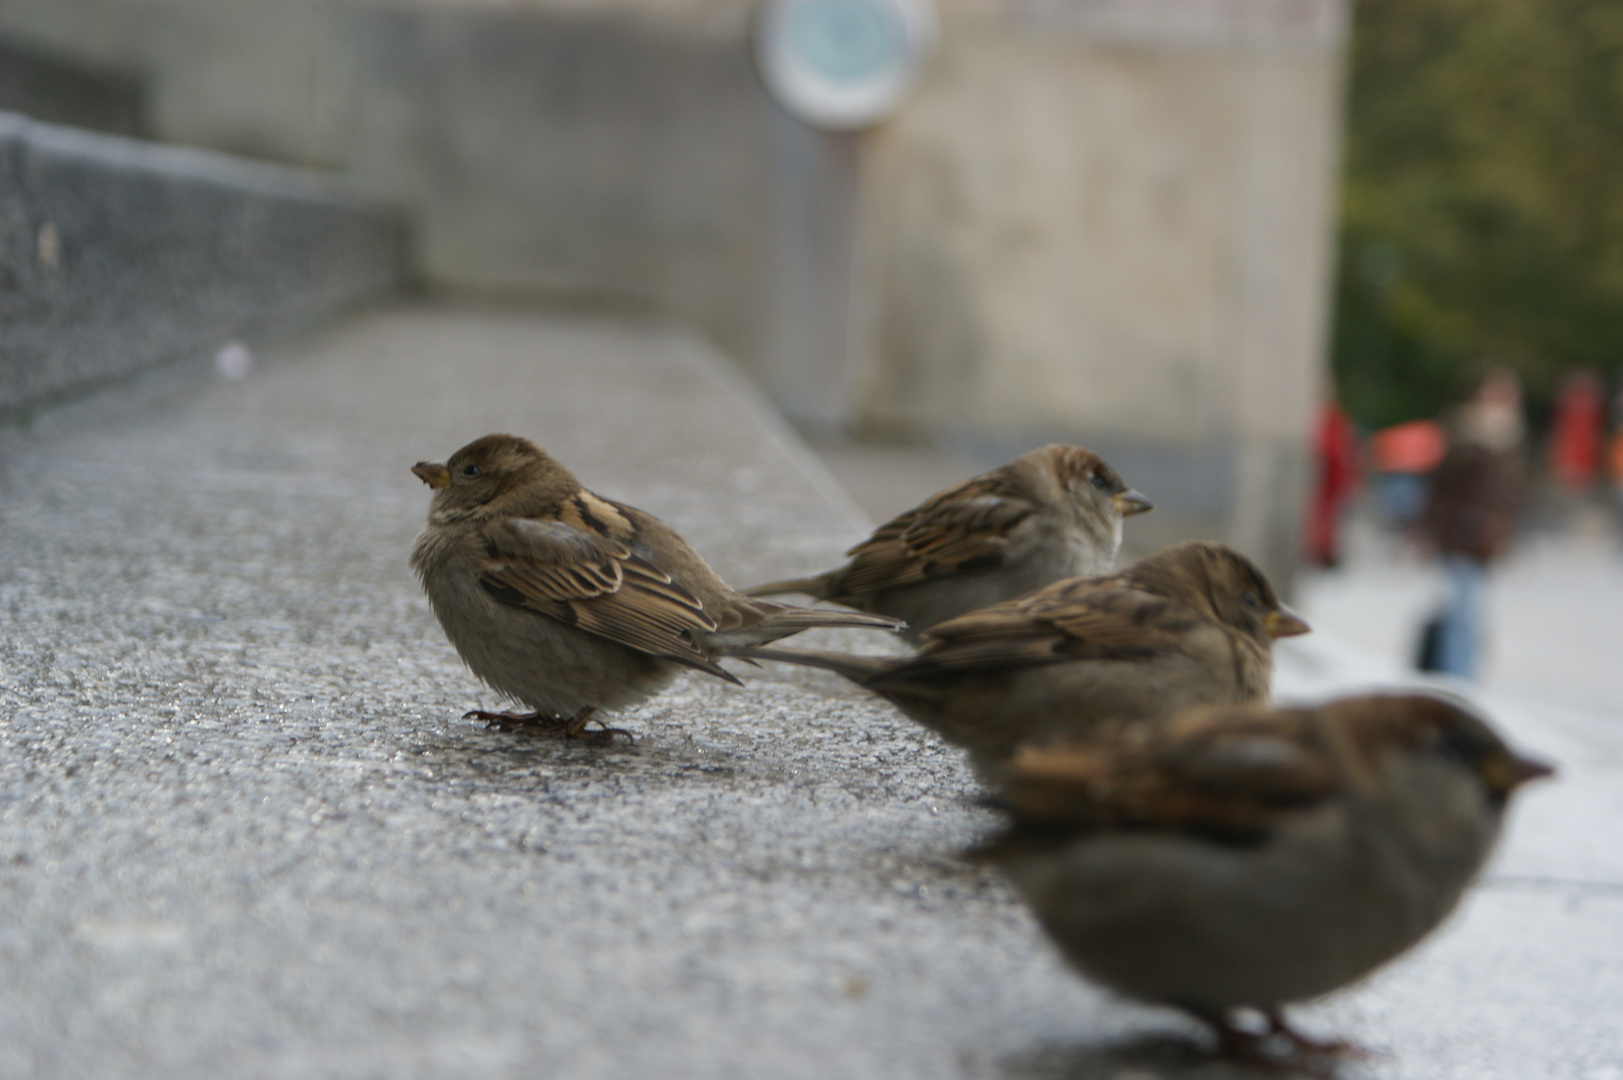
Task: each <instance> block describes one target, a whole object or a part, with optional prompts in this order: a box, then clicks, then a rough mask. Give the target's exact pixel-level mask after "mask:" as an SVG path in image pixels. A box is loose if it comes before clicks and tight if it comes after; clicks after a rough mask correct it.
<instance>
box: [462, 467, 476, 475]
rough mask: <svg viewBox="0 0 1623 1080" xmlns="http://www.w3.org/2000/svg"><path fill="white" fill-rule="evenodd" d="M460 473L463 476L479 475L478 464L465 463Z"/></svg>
mask: <svg viewBox="0 0 1623 1080" xmlns="http://www.w3.org/2000/svg"><path fill="white" fill-rule="evenodd" d="M462 475H463V476H478V475H479V466H477V465H466V466H464V467H463V469H462Z"/></svg>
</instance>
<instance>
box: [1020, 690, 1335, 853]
mask: <svg viewBox="0 0 1623 1080" xmlns="http://www.w3.org/2000/svg"><path fill="white" fill-rule="evenodd" d="M1302 715H1303V714H1296V713H1290V712H1280V713H1262V712H1249V711H1245V710H1234V709H1199V710H1191V711H1189V712H1185V713H1181V714H1179V715H1178V716H1175V717H1173V718H1171V719H1170V720H1165V721H1159V722H1156V723H1153V724H1146V723H1143V722H1140V723H1136V724H1123V725H1117V726H1115V727H1112V728H1108V729H1105V730H1103V731H1100V732H1096V733H1095V734H1094V735H1092V736H1090V737H1089V738H1088V739H1087V740H1085V741H1075V742H1065V743H1053V744H1049V745H1046V746H1039V747H1026V748H1024V749H1022V750H1021V752H1020V753H1019V754H1018V755H1017V756H1016V757H1015V760H1014V762H1013V764H1012V765H1011V766H1010V768H1009V771H1008V774H1007V777H1006V781H1005V790H1006V793H1007V797H1008V801H1009V804H1010V806H1011V807H1012V808H1013V809H1014V810H1015V812H1016V814H1017V815H1018V816H1019V817H1020V818H1021V819H1022V820H1023V821H1026V822H1028V823H1030V824H1034V825H1038V826H1044V825H1046V826H1059V827H1065V828H1071V829H1077V828H1080V829H1083V830H1090V829H1094V828H1101V829H1102V828H1138V829H1149V830H1156V831H1163V832H1187V833H1194V834H1198V835H1202V836H1206V837H1211V838H1217V839H1223V840H1230V841H1254V840H1258V839H1261V838H1263V837H1265V836H1267V835H1268V833H1269V832H1270V831H1272V829H1273V828H1274V827H1276V826H1277V825H1278V823H1279V821H1280V820H1281V818H1282V817H1283V816H1285V815H1287V814H1291V813H1294V812H1297V811H1299V810H1301V809H1302V808H1304V807H1308V806H1312V805H1315V804H1317V803H1319V802H1320V801H1322V800H1324V799H1326V798H1328V797H1329V796H1331V795H1332V794H1334V793H1335V791H1336V790H1337V783H1338V781H1337V775H1338V774H1337V771H1336V770H1335V768H1334V766H1333V764H1332V762H1331V760H1330V758H1329V756H1328V754H1327V750H1326V749H1325V748H1324V747H1322V746H1321V745H1319V743H1318V742H1317V740H1315V739H1313V738H1311V737H1310V736H1309V735H1308V734H1307V732H1306V731H1305V728H1304V725H1303V724H1302V723H1301V722H1300V717H1301V716H1302Z"/></svg>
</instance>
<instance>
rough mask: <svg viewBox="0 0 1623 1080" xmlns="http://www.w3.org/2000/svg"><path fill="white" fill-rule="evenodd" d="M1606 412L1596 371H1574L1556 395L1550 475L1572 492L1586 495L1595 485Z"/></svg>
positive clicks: (1551, 433)
mask: <svg viewBox="0 0 1623 1080" xmlns="http://www.w3.org/2000/svg"><path fill="white" fill-rule="evenodd" d="M1604 412H1605V406H1604V403H1603V401H1602V397H1601V388H1600V377H1599V376H1597V375H1596V374H1595V373H1594V372H1593V371H1574V372H1573V373H1572V374H1571V375H1568V376H1567V377H1566V379H1564V380H1563V381H1562V383H1561V389H1560V390H1558V391H1556V395H1555V414H1554V416H1553V417H1552V419H1551V422H1550V475H1552V476H1554V477H1555V481H1556V483H1558V484H1560V485H1561V486H1562V487H1564V488H1566V489H1567V490H1568V491H1570V492H1573V493H1577V492H1581V491H1584V490H1586V489H1587V488H1588V487H1589V486H1590V485H1591V484H1593V483H1594V482H1595V472H1596V470H1597V469H1598V468H1599V466H1600V441H1601V431H1602V429H1603V428H1604V427H1605V417H1604V415H1603V414H1604Z"/></svg>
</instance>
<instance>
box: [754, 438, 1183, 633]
mask: <svg viewBox="0 0 1623 1080" xmlns="http://www.w3.org/2000/svg"><path fill="white" fill-rule="evenodd" d="M1149 509H1152V506H1151V503H1150V501H1149V500H1148V499H1146V498H1145V497H1144V496H1142V495H1140V494H1139V493H1138V492H1136V491H1134V490H1132V489H1131V488H1129V487H1128V486H1127V485H1126V484H1125V483H1123V482H1122V479H1121V477H1119V476H1117V475H1116V471H1115V470H1114V469H1112V468H1111V467H1110V466H1109V465H1107V464H1105V462H1104V460H1103V459H1102V458H1100V457H1099V455H1098V454H1095V453H1094V452H1093V451H1092V450H1087V449H1084V448H1083V447H1080V446H1063V445H1060V444H1058V443H1054V444H1050V445H1048V446H1041V447H1038V448H1037V449H1035V450H1032V451H1029V452H1027V453H1025V454H1022V455H1020V456H1019V457H1017V458H1015V459H1014V460H1013V461H1011V462H1009V463H1008V464H1007V465H1003V466H1001V467H999V468H996V469H993V470H992V471H991V472H988V473H983V474H982V475H980V476H977V477H975V478H974V479H972V480H966V481H964V482H963V483H961V484H958V485H957V486H955V487H950V488H948V489H947V490H946V491H943V492H941V493H940V494H938V495H935V496H933V497H931V498H930V499H928V500H927V501H925V502H924V503H922V504H920V505H919V506H916V507H914V508H913V509H911V510H909V511H907V512H906V513H905V514H901V515H898V516H897V517H894V518H892V519H891V520H890V521H888V522H886V523H885V524H883V525H881V526H880V527H879V528H878V529H876V530H875V531H874V534H873V535H872V536H870V537H869V538H868V539H866V540H864V541H863V542H862V543H860V544H858V545H857V546H856V547H854V548H852V549H851V550H850V551H848V552H846V554H847V555H848V556H850V561H849V562H847V563H846V564H845V565H844V566H842V567H839V568H838V569H836V570H830V571H828V572H827V573H825V574H819V575H817V576H816V577H809V578H796V579H793V580H789V581H774V582H772V583H770V584H767V585H757V586H756V587H755V588H753V589H748V590H745V591H746V594H747V595H749V596H778V595H781V594H784V593H803V594H805V595H807V596H811V597H813V598H815V599H818V600H828V601H832V602H833V603H836V604H844V605H845V606H847V607H853V608H856V609H858V610H859V611H871V612H874V613H876V614H880V615H894V616H895V617H897V618H899V619H904V620H906V622H907V626H908V629H907V630H906V631H905V633H906V634H907V636H908V637H909V638H910V639H911V640H913V641H915V642H916V641H918V640H919V635H920V634H921V633H922V632H923V631H925V630H928V629H929V628H930V627H932V626H934V625H935V624H936V623H939V622H943V621H945V620H947V619H951V618H953V617H955V616H958V615H963V614H965V613H966V612H970V611H974V610H976V609H978V608H983V607H986V606H987V605H988V604H995V603H998V602H999V601H1003V600H1012V599H1014V598H1015V597H1017V596H1023V595H1025V594H1026V593H1028V592H1030V591H1032V590H1033V589H1040V588H1042V587H1043V586H1044V585H1047V584H1050V583H1051V582H1055V581H1059V580H1061V579H1063V578H1069V577H1085V576H1092V575H1095V574H1103V573H1107V572H1109V570H1110V568H1111V566H1112V565H1114V563H1115V561H1116V551H1117V549H1118V548H1120V547H1121V519H1122V518H1123V517H1124V516H1126V515H1130V514H1141V513H1143V512H1144V511H1146V510H1149Z"/></svg>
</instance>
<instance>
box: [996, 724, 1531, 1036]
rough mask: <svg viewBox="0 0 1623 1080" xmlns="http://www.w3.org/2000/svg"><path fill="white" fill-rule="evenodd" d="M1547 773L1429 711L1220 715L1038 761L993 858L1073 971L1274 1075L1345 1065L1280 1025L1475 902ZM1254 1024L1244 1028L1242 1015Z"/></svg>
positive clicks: (1009, 776)
mask: <svg viewBox="0 0 1623 1080" xmlns="http://www.w3.org/2000/svg"><path fill="white" fill-rule="evenodd" d="M1550 772H1551V770H1550V768H1549V767H1548V766H1545V765H1541V764H1539V763H1537V762H1533V761H1528V760H1526V759H1524V758H1521V757H1518V756H1517V755H1516V754H1514V753H1512V752H1511V750H1510V749H1509V748H1508V747H1506V745H1505V744H1504V742H1503V741H1501V740H1500V738H1499V737H1498V736H1497V735H1495V734H1494V732H1493V731H1492V730H1491V729H1490V728H1489V727H1488V726H1487V725H1486V724H1485V723H1483V722H1482V721H1481V720H1480V719H1478V718H1477V717H1475V716H1473V715H1471V714H1470V713H1468V712H1466V711H1465V710H1464V709H1462V708H1460V707H1458V706H1457V705H1455V704H1453V703H1451V702H1448V701H1444V700H1441V699H1439V698H1435V697H1427V696H1418V695H1410V696H1372V697H1359V698H1348V699H1345V700H1342V701H1336V702H1332V703H1330V704H1328V705H1324V706H1321V707H1319V708H1317V709H1288V710H1279V711H1275V712H1269V711H1265V710H1260V709H1246V708H1238V709H1237V708H1213V707H1204V708H1198V709H1192V710H1189V711H1187V712H1184V713H1180V714H1179V715H1177V716H1175V717H1171V718H1168V719H1164V720H1161V721H1157V722H1153V723H1146V722H1144V721H1138V722H1134V723H1126V724H1107V725H1104V726H1102V727H1101V728H1099V729H1097V730H1095V732H1094V733H1093V734H1091V735H1088V736H1083V737H1080V738H1077V739H1072V740H1066V741H1063V742H1056V743H1052V744H1047V745H1038V746H1030V747H1025V748H1022V750H1021V751H1020V753H1019V754H1017V755H1016V757H1015V759H1014V761H1013V763H1012V764H1011V765H1010V767H1009V769H1008V770H1007V771H1006V774H1005V781H1006V788H1005V796H1004V799H1005V802H1006V805H1007V808H1008V809H1009V810H1010V811H1011V812H1012V813H1013V814H1014V817H1015V822H1014V824H1013V826H1012V827H1011V828H1010V829H1009V830H1008V831H1007V832H1006V833H1005V834H1004V835H1003V836H1001V837H1000V838H998V839H996V840H994V841H993V842H992V843H990V844H989V845H987V846H986V847H985V848H983V849H982V851H981V852H980V854H981V855H983V856H984V857H986V858H988V859H990V860H991V861H992V862H994V863H996V864H997V865H998V866H999V867H1001V868H1002V869H1003V871H1004V872H1005V873H1006V874H1007V875H1008V876H1009V878H1010V880H1012V881H1013V882H1014V885H1015V887H1016V889H1017V890H1018V891H1019V892H1020V894H1021V896H1022V897H1024V899H1025V900H1026V902H1027V903H1028V904H1029V905H1030V906H1031V908H1032V910H1033V911H1034V912H1035V913H1036V915H1037V918H1038V920H1039V921H1040V922H1041V923H1042V925H1043V928H1044V929H1045V930H1047V931H1048V933H1049V935H1050V936H1051V937H1052V938H1053V939H1054V940H1055V941H1056V942H1057V943H1058V944H1059V946H1060V948H1061V949H1062V950H1063V951H1064V953H1065V955H1066V957H1067V958H1068V959H1069V960H1070V961H1071V963H1072V964H1073V965H1075V966H1076V968H1077V969H1078V970H1079V971H1081V972H1082V973H1083V974H1084V975H1087V976H1088V977H1089V978H1092V979H1095V980H1097V981H1098V982H1101V983H1103V984H1104V985H1106V986H1109V987H1111V988H1112V989H1114V990H1117V991H1119V992H1121V993H1123V994H1126V995H1128V996H1130V997H1135V998H1138V999H1140V1000H1143V1001H1149V1002H1156V1003H1160V1004H1166V1005H1176V1006H1178V1007H1180V1008H1182V1009H1184V1010H1186V1011H1188V1012H1190V1013H1192V1014H1194V1015H1195V1016H1196V1017H1198V1018H1199V1019H1201V1020H1202V1021H1204V1022H1205V1023H1207V1024H1208V1025H1210V1026H1211V1027H1212V1028H1213V1029H1214V1030H1215V1031H1216V1033H1217V1035H1218V1038H1219V1040H1220V1044H1221V1047H1222V1049H1223V1050H1224V1051H1226V1052H1228V1053H1231V1054H1236V1055H1239V1056H1243V1057H1247V1058H1250V1059H1252V1060H1254V1061H1260V1062H1263V1063H1269V1062H1273V1063H1275V1064H1278V1062H1277V1061H1276V1060H1275V1059H1272V1058H1271V1056H1270V1055H1269V1054H1268V1052H1267V1051H1268V1048H1269V1046H1270V1045H1271V1044H1273V1043H1275V1042H1278V1041H1283V1042H1284V1043H1286V1045H1287V1047H1288V1048H1289V1049H1290V1050H1292V1051H1295V1052H1305V1053H1316V1052H1325V1051H1335V1050H1339V1049H1345V1048H1346V1047H1345V1046H1344V1044H1340V1043H1333V1042H1331V1043H1318V1042H1314V1041H1312V1040H1309V1039H1307V1038H1304V1037H1303V1036H1301V1035H1299V1034H1298V1033H1296V1032H1294V1031H1292V1030H1291V1028H1290V1027H1289V1026H1287V1025H1286V1023H1285V1020H1284V1017H1283V1015H1282V1014H1281V1011H1280V1010H1281V1007H1282V1006H1284V1005H1285V1004H1286V1003H1288V1002H1294V1001H1302V1000H1306V999H1308V998H1313V997H1317V996H1318V995H1320V994H1326V993H1329V992H1330V991H1332V990H1335V989H1336V988H1338V987H1341V986H1345V985H1347V984H1348V983H1350V982H1352V981H1354V980H1356V979H1359V978H1362V977H1363V976H1364V975H1366V974H1368V973H1369V972H1371V971H1373V970H1374V969H1375V968H1377V967H1379V966H1380V965H1382V964H1384V963H1386V962H1387V961H1389V960H1391V959H1392V958H1393V957H1395V956H1397V955H1399V954H1400V953H1402V952H1403V951H1404V950H1406V949H1408V948H1409V947H1410V946H1412V945H1413V944H1414V943H1415V942H1417V941H1419V940H1420V939H1421V938H1422V937H1424V936H1425V935H1426V934H1427V933H1429V932H1430V931H1431V929H1432V928H1433V927H1435V926H1436V925H1437V924H1438V923H1440V922H1441V921H1442V920H1443V919H1444V918H1445V917H1446V916H1447V915H1448V913H1449V912H1450V911H1452V910H1453V908H1454V906H1455V904H1456V903H1458V901H1459V898H1460V895H1461V893H1462V892H1463V891H1464V889H1465V887H1466V886H1467V885H1468V884H1469V883H1470V881H1471V879H1472V878H1473V877H1474V876H1475V875H1476V873H1477V871H1478V870H1479V869H1480V868H1481V866H1482V863H1483V861H1484V859H1486V857H1487V855H1488V852H1489V851H1490V850H1491V848H1492V846H1493V843H1494V840H1495V838H1496V836H1497V835H1498V832H1499V825H1500V820H1501V817H1502V815H1503V813H1504V809H1505V804H1506V801H1507V800H1508V798H1509V796H1510V793H1511V792H1512V791H1514V790H1515V789H1516V788H1517V787H1518V786H1520V785H1521V784H1522V783H1524V782H1526V781H1528V780H1531V779H1534V778H1535V777H1539V776H1546V775H1548V774H1549V773H1550ZM1242 1008H1251V1009H1255V1010H1258V1011H1259V1012H1260V1013H1261V1014H1262V1019H1263V1020H1264V1021H1265V1022H1266V1024H1267V1028H1266V1031H1265V1032H1263V1033H1255V1032H1248V1031H1246V1030H1245V1029H1243V1028H1241V1027H1239V1026H1237V1025H1236V1024H1235V1019H1236V1017H1235V1015H1234V1011H1235V1010H1237V1009H1242Z"/></svg>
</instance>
